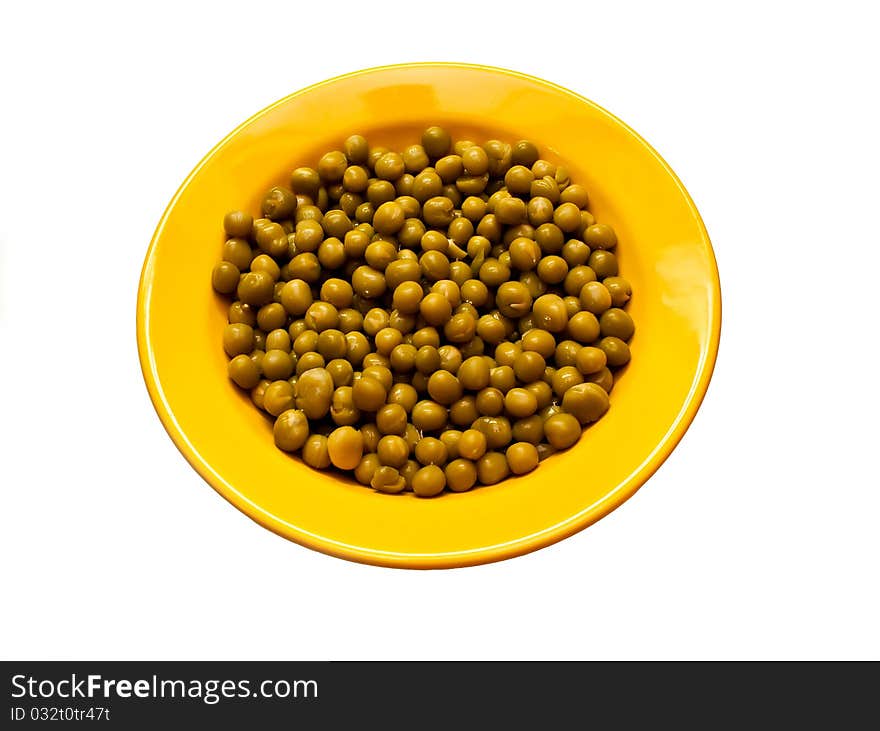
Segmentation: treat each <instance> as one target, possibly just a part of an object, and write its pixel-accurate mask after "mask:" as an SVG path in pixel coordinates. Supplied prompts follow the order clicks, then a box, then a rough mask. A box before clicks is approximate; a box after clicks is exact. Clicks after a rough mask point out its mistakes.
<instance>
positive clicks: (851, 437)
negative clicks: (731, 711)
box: [0, 0, 880, 659]
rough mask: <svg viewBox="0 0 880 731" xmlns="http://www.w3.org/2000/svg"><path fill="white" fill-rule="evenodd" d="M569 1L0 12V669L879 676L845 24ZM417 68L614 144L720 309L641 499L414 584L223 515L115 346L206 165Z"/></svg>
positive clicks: (861, 50) (860, 89)
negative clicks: (614, 124) (761, 671)
mask: <svg viewBox="0 0 880 731" xmlns="http://www.w3.org/2000/svg"><path fill="white" fill-rule="evenodd" d="M490 5H491V6H492V8H493V9H491V10H490V9H489V6H490ZM563 5H564V4H560V3H532V4H526V3H514V2H510V3H503V4H501V3H477V2H466V3H457V2H450V1H449V0H446V1H445V2H443V3H421V2H408V3H372V4H370V3H359V4H357V5H356V6H352V7H351V8H349V10H350V11H351V12H344V5H343V4H341V3H338V2H334V3H327V2H317V3H295V2H293V3H291V2H288V3H265V4H263V3H255V2H249V3H241V2H238V3H229V4H226V5H220V4H217V3H212V4H206V5H204V6H199V5H195V4H190V3H183V2H180V3H175V4H169V5H167V6H162V5H161V4H157V3H150V4H141V5H139V6H133V5H131V4H129V3H117V4H109V3H108V4H106V5H103V6H99V5H95V4H93V3H46V2H43V3H25V2H17V3H8V4H6V5H5V6H4V15H5V18H4V34H3V35H4V40H3V43H2V44H0V69H2V72H0V85H2V95H0V108H2V113H0V153H2V157H0V247H2V248H0V274H2V283H0V318H2V320H0V326H2V331H0V342H2V357H0V383H2V388H3V399H2V406H0V409H2V412H0V413H2V491H3V492H2V494H3V502H2V506H0V542H2V559H0V560H2V576H0V586H2V587H3V588H2V594H3V599H2V603H0V654H2V656H3V657H4V658H6V659H12V658H19V659H22V658H32V659H44V658H54V659H65V658H71V659H72V658H104V659H112V658H126V659H140V658H179V659H183V658H187V659H210V658H227V659H234V658H248V659H269V658H277V659H343V658H364V659H379V658H382V659H386V658H391V659H398V658H474V659H478V658H502V659H503V658H511V659H525V658H550V659H552V658H612V659H627V658H671V659H674V658H685V659H690V658H713V659H726V658H872V659H878V658H880V630H878V621H877V617H878V616H880V589H878V570H877V566H878V561H877V559H878V555H880V538H878V536H880V527H878V522H880V496H878V488H880V481H878V478H877V472H876V458H877V452H878V433H880V429H878V423H877V414H878V409H880V399H878V385H877V384H878V376H880V374H878V359H877V321H878V319H877V318H878V316H880V308H878V304H877V303H878V301H880V300H878V298H880V292H878V288H877V286H876V276H877V271H878V269H880V255H878V251H880V235H878V230H880V225H878V199H880V186H878V176H880V151H878V142H877V134H878V129H880V114H878V105H877V98H878V95H877V86H876V84H877V69H878V64H880V58H878V53H877V50H876V49H877V43H876V34H875V33H874V30H875V29H876V27H877V26H876V21H873V22H872V19H871V18H870V17H869V15H868V11H867V9H868V8H870V6H871V4H870V3H848V2H837V3H834V4H833V5H828V4H821V6H820V5H819V4H812V3H791V4H784V3H773V2H762V3H756V4H749V3H736V4H731V5H729V6H728V7H729V9H727V10H719V9H718V8H716V7H715V6H716V4H715V3H693V4H682V3H674V2H665V3H651V4H645V5H636V4H632V3H608V2H605V3H600V4H592V3H591V4H589V5H588V4H586V3H583V4H582V3H571V4H570V6H569V7H568V9H564V8H563ZM416 60H458V61H472V62H482V63H487V64H494V65H499V66H507V67H510V68H514V69H517V70H520V71H524V72H527V73H531V74H535V75H538V76H541V77H544V78H547V79H550V80H552V81H555V82H557V83H559V84H562V85H564V86H567V87H570V88H571V89H574V90H575V91H577V92H580V93H582V94H584V95H585V96H588V97H589V98H591V99H593V100H595V101H596V102H598V103H599V104H601V105H603V106H605V107H606V108H607V109H609V110H611V111H612V112H614V113H615V114H617V115H618V116H620V117H621V118H622V119H624V120H626V121H627V122H628V123H629V124H631V125H632V126H633V127H634V128H635V129H636V130H638V131H639V132H640V133H641V134H642V135H643V136H644V137H645V138H646V139H647V140H648V141H649V142H650V143H652V144H653V145H654V146H655V147H656V149H657V150H659V152H660V153H661V154H662V155H663V156H664V157H665V158H666V160H667V161H668V162H669V163H670V165H671V166H672V167H673V169H675V170H676V172H677V173H678V174H679V175H680V176H681V178H682V180H683V181H684V183H685V185H686V186H687V187H688V189H689V190H690V192H691V194H692V195H693V198H694V200H695V201H696V204H697V206H698V207H699V209H700V211H701V212H702V215H703V217H704V219H705V222H706V226H707V228H708V230H709V233H710V235H711V237H712V240H713V243H714V246H715V250H716V254H717V258H718V264H719V268H720V271H721V276H722V289H723V298H724V327H723V336H722V342H721V352H720V356H719V360H718V364H717V369H716V372H715V377H714V379H713V382H712V385H711V388H710V390H709V393H708V396H707V398H706V400H705V402H704V404H703V407H702V409H701V411H700V412H699V414H698V416H697V418H696V421H695V422H694V424H693V426H692V428H691V430H690V431H689V432H688V434H687V435H686V437H685V438H684V440H683V442H682V443H681V445H680V446H679V447H678V449H676V451H675V452H674V453H673V455H672V456H671V457H670V459H669V460H668V461H667V462H666V464H665V465H664V466H663V467H662V468H661V469H660V471H659V472H658V473H657V475H656V476H654V477H653V478H652V479H651V480H650V481H649V482H648V483H647V485H646V486H645V487H644V488H643V489H642V490H641V491H640V492H639V493H637V495H636V496H635V497H634V498H633V499H631V500H630V501H629V502H627V503H626V504H625V505H624V506H623V507H621V508H620V509H619V510H617V511H616V512H614V513H613V514H611V515H610V516H608V517H607V518H605V519H603V520H602V521H600V522H599V523H598V524H596V525H595V526H593V527H591V528H589V529H588V530H586V531H584V532H582V533H580V534H579V535H577V536H575V537H573V538H570V539H568V540H565V541H563V542H562V543H560V544H557V545H555V546H553V547H551V548H547V549H544V550H542V551H539V552H537V553H534V554H531V555H529V556H526V557H522V558H517V559H514V560H510V561H506V562H502V563H500V564H495V565H490V566H484V567H479V568H471V569H464V570H454V571H439V572H437V571H435V572H407V571H396V570H390V569H379V568H372V567H366V566H361V565H357V564H353V563H348V562H344V561H340V560H337V559H334V558H329V557H326V556H323V555H321V554H318V553H314V552H312V551H309V550H307V549H304V548H301V547H298V546H296V545H294V544H292V543H288V542H286V541H285V540H283V539H281V538H278V537H276V536H275V535H274V534H272V533H270V532H268V531H266V530H264V529H263V528H260V527H259V526H257V525H256V524H255V523H252V522H251V521H250V520H248V519H247V518H245V517H244V516H243V515H241V514H240V513H238V512H237V511H236V510H234V509H233V508H232V507H231V506H230V505H228V504H227V503H226V502H225V501H224V500H222V499H221V498H220V497H219V496H218V495H217V494H216V493H215V492H214V491H213V490H211V489H210V488H209V487H208V486H207V484H205V483H204V482H203V481H202V480H201V478H199V477H198V476H197V475H196V473H195V472H194V471H192V470H191V469H190V467H189V466H188V465H187V463H186V462H185V461H184V459H183V458H182V457H181V456H180V454H178V452H177V450H176V449H175V448H174V446H173V445H172V443H171V440H170V439H169V438H168V437H167V436H166V434H165V432H164V431H163V429H162V427H161V426H160V423H159V420H158V418H157V417H156V415H155V413H154V411H153V409H152V406H151V404H150V401H149V399H148V397H147V393H146V389H145V388H144V385H143V382H142V378H141V375H140V370H139V366H138V361H137V355H136V346H135V332H134V313H135V296H136V289H137V282H138V276H139V272H140V267H141V264H142V260H143V256H144V254H145V252H146V248H147V244H148V242H149V239H150V236H151V234H152V231H153V229H154V227H155V225H156V223H157V221H158V219H159V217H160V215H161V213H162V211H163V209H164V207H165V205H166V203H167V201H168V200H169V199H170V198H171V196H172V194H173V193H174V191H175V189H176V188H177V186H178V185H179V183H180V182H181V181H182V180H183V178H184V177H185V176H186V175H187V173H188V172H189V171H190V169H191V168H192V167H193V166H194V165H195V164H196V163H197V162H198V161H199V159H200V158H201V157H202V155H203V154H204V153H206V152H207V151H208V149H210V147H211V146H213V144H214V143H215V142H216V141H217V140H219V139H220V138H221V137H222V136H223V135H225V134H226V133H227V132H228V131H229V130H231V129H232V128H233V127H235V126H236V125H237V124H238V123H240V122H241V121H242V120H243V119H245V118H246V117H248V116H250V115H251V114H252V113H253V112H255V111H257V110H258V109H260V108H262V107H263V106H265V105H267V104H269V103H271V102H272V101H274V100H275V99H277V98H280V97H282V96H285V95H286V94H288V93H290V92H292V91H294V90H296V89H299V88H301V87H303V86H305V85H307V84H310V83H313V82H316V81H319V80H322V79H324V78H327V77H330V76H333V75H336V74H339V73H343V72H347V71H351V70H354V69H357V68H362V67H366V66H372V65H378V64H384V63H393V62H403V61H416Z"/></svg>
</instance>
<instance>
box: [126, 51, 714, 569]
mask: <svg viewBox="0 0 880 731" xmlns="http://www.w3.org/2000/svg"><path fill="white" fill-rule="evenodd" d="M429 124H440V125H443V126H445V127H447V128H448V129H449V130H450V131H451V132H452V133H453V136H454V137H455V138H456V139H458V138H462V137H464V138H469V139H474V140H485V139H491V138H500V139H505V140H508V141H510V142H513V141H515V140H518V139H522V138H528V139H531V140H534V141H536V142H537V143H538V144H539V146H540V148H541V150H542V153H543V156H544V157H546V158H548V159H550V160H552V161H553V162H560V161H564V162H565V164H566V165H567V166H568V168H569V170H570V171H571V177H572V179H574V180H576V181H577V182H579V183H583V184H584V185H586V187H587V189H588V190H589V192H590V200H591V209H592V211H593V212H594V214H595V215H596V217H597V218H598V220H599V221H604V222H607V223H610V224H611V225H613V226H614V227H615V229H616V230H617V232H618V236H619V240H620V245H619V247H618V253H619V260H620V267H621V273H622V274H623V275H624V276H626V278H627V279H629V280H630V281H631V282H632V285H633V289H634V296H633V299H632V302H631V305H630V312H631V314H632V316H633V318H634V320H635V322H636V327H637V330H636V334H635V336H634V338H633V340H632V353H633V359H632V363H631V364H630V365H629V366H628V368H627V370H626V372H625V373H623V375H622V377H621V378H620V380H619V382H618V383H617V384H616V385H615V387H614V391H613V393H612V394H611V410H610V411H609V412H608V414H606V416H605V417H604V418H603V419H602V420H601V421H600V422H598V423H597V424H596V425H594V426H593V427H591V428H590V429H588V430H587V431H586V432H585V433H584V434H583V435H582V437H581V440H580V442H579V443H578V444H577V445H575V446H574V447H573V448H572V449H570V450H569V451H567V452H565V453H564V454H560V455H555V456H553V457H552V458H550V459H548V460H547V461H546V462H544V463H542V464H541V466H540V467H539V468H538V469H537V470H536V471H534V472H533V473H531V474H529V475H527V476H524V477H519V478H516V479H510V480H506V481H504V482H503V483H502V484H500V485H496V486H493V487H483V488H479V489H475V490H472V491H471V492H468V493H463V494H444V495H443V496H441V497H440V498H437V499H432V500H424V499H420V498H416V497H415V496H413V495H412V494H402V495H392V496H389V495H383V494H378V493H375V492H373V491H372V490H370V489H368V488H365V487H362V486H360V485H358V484H356V483H354V482H353V481H352V482H346V481H345V480H343V479H341V478H338V477H335V476H333V475H332V474H328V473H323V472H317V471H313V470H311V469H310V468H308V467H306V466H305V465H304V464H302V462H300V461H298V460H297V459H295V458H292V457H289V456H287V455H285V454H283V453H282V452H280V451H279V450H278V449H276V448H275V446H274V444H273V441H272V430H271V425H270V423H269V422H268V421H267V420H266V419H265V417H264V416H263V415H261V414H260V413H258V411H257V410H256V408H254V407H253V405H252V404H251V403H250V400H249V398H248V397H247V396H246V395H244V394H242V393H241V392H239V391H238V390H237V389H236V388H235V387H234V386H233V385H232V384H231V382H230V381H229V380H228V378H227V376H226V357H225V355H224V353H223V349H222V347H221V345H220V341H221V333H222V330H223V326H224V324H225V322H226V320H225V311H226V306H225V304H224V302H223V301H222V300H221V299H220V298H219V297H217V296H215V295H214V294H213V292H212V290H211V286H210V278H211V277H210V273H211V268H212V267H213V265H214V264H215V262H216V261H217V260H218V259H219V256H220V248H221V244H222V241H223V236H222V227H221V221H222V217H223V214H224V213H225V212H226V211H227V210H229V209H234V208H245V209H248V210H251V211H257V210H259V200H260V196H261V193H262V192H263V191H264V190H266V189H267V188H268V187H270V186H272V185H275V184H287V181H288V176H289V173H290V171H291V170H292V169H293V168H294V167H297V166H299V165H314V164H315V163H316V161H317V158H318V156H319V155H320V154H321V153H322V152H324V151H326V150H328V149H334V148H337V149H338V148H340V146H341V144H342V141H343V140H344V139H345V137H347V136H348V135H349V134H351V133H354V132H359V133H362V134H364V135H366V136H367V138H368V139H369V141H370V142H371V144H374V145H387V146H392V147H394V148H395V149H402V148H403V146H405V145H408V144H413V143H415V142H416V141H417V140H418V136H419V133H420V131H421V130H422V129H423V128H424V127H426V126H428V125H429ZM720 326H721V294H720V287H719V282H718V272H717V269H716V266H715V260H714V255H713V252H712V247H711V244H710V243H709V238H708V235H707V234H706V230H705V228H704V227H703V224H702V222H701V220H700V216H699V214H698V212H697V210H696V208H695V207H694V204H693V202H692V201H691V199H690V197H689V196H688V194H687V191H686V190H685V189H684V186H682V184H681V182H680V181H679V180H678V178H676V176H675V174H674V173H673V172H672V170H670V169H669V167H668V166H667V165H666V163H665V162H664V161H663V160H662V159H661V158H660V156H659V155H658V154H657V153H656V152H655V151H654V150H653V149H651V147H650V146H649V145H648V144H647V143H646V142H645V141H644V140H643V139H641V138H640V137H639V136H638V135H637V134H636V133H635V132H633V131H632V130H631V129H630V128H629V127H627V126H626V125H625V124H624V123H623V122H621V121H620V120H618V119H616V118H615V117H614V116H612V115H611V114H609V113H608V112H606V111H605V110H604V109H601V108H600V107H598V106H596V105H595V104H593V103H592V102H590V101H588V100H587V99H584V98H583V97H581V96H578V95H577V94H574V93H572V92H571V91H568V90H566V89H563V88H561V87H559V86H556V85H554V84H551V83H549V82H546V81H542V80H540V79H536V78H533V77H530V76H525V75H523V74H519V73H515V72H512V71H507V70H504V69H497V68H488V67H484V66H472V65H465V64H445V63H443V64H441V63H432V64H406V65H400V66H387V67H383V68H376V69H368V70H365V71H358V72H356V73H352V74H347V75H345V76H341V77H338V78H335V79H331V80H329V81H325V82H322V83H320V84H316V85H315V86H311V87H309V88H307V89H304V90H302V91H299V92H296V93H295V94H292V95H291V96H289V97H287V98H285V99H282V100H281V101H279V102H277V103H275V104H273V105H272V106H270V107H268V108H267V109H264V110H263V111H261V112H259V113H257V114H256V115H254V116H253V117H251V118H250V119H249V120H247V121H246V122H245V123H244V124H242V125H241V126H240V127H239V128H238V129H236V130H234V131H233V132H232V133H231V134H230V135H229V136H228V137H226V139H224V140H223V141H222V142H220V143H219V144H218V145H217V146H216V147H215V148H214V149H213V150H211V152H210V153H208V155H207V156H206V157H205V159H204V160H202V161H201V162H200V163H199V165H198V166H197V167H196V168H195V170H193V172H192V173H191V174H190V175H189V177H188V178H187V179H186V180H185V181H184V182H183V185H181V187H180V190H178V192H177V194H176V195H175V196H174V198H173V200H172V201H171V203H170V204H169V205H168V209H167V210H166V211H165V214H164V215H163V217H162V220H161V221H160V222H159V225H158V227H157V229H156V233H155V235H154V237H153V241H152V243H151V244H150V248H149V251H148V252H147V257H146V261H145V262H144V268H143V273H142V276H141V282H140V290H139V293H138V306H137V337H138V349H139V352H140V359H141V366H142V369H143V373H144V378H145V380H146V383H147V387H148V389H149V392H150V397H151V398H152V400H153V404H154V405H155V407H156V410H157V411H158V413H159V416H160V418H161V419H162V423H163V424H164V426H165V428H166V429H167V430H168V433H169V434H170V435H171V438H172V439H173V440H174V443H175V444H176V445H177V447H178V448H179V449H180V451H181V452H182V453H183V455H184V456H185V457H186V459H187V460H188V461H189V462H190V464H191V465H192V466H193V467H194V468H195V469H196V470H197V471H198V472H199V474H200V475H202V477H204V478H205V479H206V480H207V481H208V482H209V483H210V484H211V485H212V486H213V487H214V488H215V489H216V490H217V491H218V492H219V493H220V494H221V495H222V496H223V497H225V498H226V499H227V500H228V501H229V502H231V503H232V504H233V505H235V506H236V507H237V508H238V509H239V510H241V511H242V512H244V513H245V514H247V515H248V516H250V517H251V518H253V519H254V520H256V521H257V522H258V523H261V524H262V525H264V526H266V527H267V528H269V529H270V530H273V531H275V532H276V533H278V534H280V535H282V536H284V537H286V538H289V539H291V540H293V541H296V542H297V543H300V544H302V545H304V546H308V547H310V548H314V549H317V550H319V551H323V552H325V553H329V554H332V555H334V556H339V557H341V558H346V559H351V560H355V561H362V562H365V563H371V564H379V565H383V566H394V567H409V568H443V567H454V566H467V565H472V564H479V563H486V562H489V561H497V560H499V559H504V558H509V557H511V556H516V555H519V554H522V553H526V552H528V551H533V550H535V549H538V548H542V547H544V546H547V545H549V544H551V543H554V542H556V541H558V540H560V539H562V538H565V537H567V536H570V535H572V534H573V533H575V532H577V531H579V530H581V529H583V528H585V527H586V526H588V525H590V524H591V523H593V522H595V521H596V520H598V519H599V518H601V517H602V516H604V515H606V514H607V513H609V512H610V511H611V510H613V509H614V508H616V507H617V506H618V505H620V504H621V503H622V502H623V501H624V500H626V499H627V498H629V497H630V496H631V495H632V494H633V493H634V492H635V491H636V490H637V489H638V488H639V487H640V486H641V485H642V484H643V483H644V482H645V480H647V479H648V477H650V476H651V475H652V474H653V473H654V471H655V470H656V469H657V468H658V467H659V466H660V464H661V463H662V462H663V460H664V459H665V458H666V457H667V456H668V455H669V453H670V452H671V451H672V449H673V448H674V447H675V445H676V444H677V443H678V441H679V440H680V439H681V437H682V435H683V434H684V432H685V430H686V429H687V427H688V425H689V424H690V422H691V420H692V419H693V417H694V414H695V413H696V411H697V408H698V407H699V405H700V402H701V401H702V398H703V395H704V394H705V392H706V388H707V386H708V384H709V379H710V377H711V374H712V368H713V366H714V363H715V355H716V352H717V348H718V338H719V334H720Z"/></svg>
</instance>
